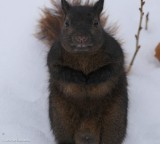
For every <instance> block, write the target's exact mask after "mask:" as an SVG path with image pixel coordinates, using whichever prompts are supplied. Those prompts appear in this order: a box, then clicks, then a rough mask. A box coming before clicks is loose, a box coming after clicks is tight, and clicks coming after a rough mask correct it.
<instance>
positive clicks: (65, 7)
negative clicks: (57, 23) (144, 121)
mask: <svg viewBox="0 0 160 144" xmlns="http://www.w3.org/2000/svg"><path fill="white" fill-rule="evenodd" d="M61 5H62V9H63V11H64V13H65V14H67V12H68V11H69V9H70V5H69V3H68V2H67V1H66V0H61Z"/></svg>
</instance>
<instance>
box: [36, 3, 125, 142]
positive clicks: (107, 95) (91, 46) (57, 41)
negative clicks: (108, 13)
mask: <svg viewBox="0 0 160 144" xmlns="http://www.w3.org/2000/svg"><path fill="white" fill-rule="evenodd" d="M52 2H53V5H54V6H55V8H54V10H53V9H45V10H44V13H45V16H44V17H42V19H41V21H40V32H39V34H38V36H39V38H40V39H41V40H46V41H47V42H48V44H49V46H50V47H51V49H50V51H49V53H48V58H47V65H48V68H49V74H50V80H49V90H50V96H49V117H50V124H51V128H52V130H53V133H54V135H55V138H56V141H57V143H58V144H122V142H123V140H124V138H125V135H126V129H127V107H128V94H127V79H126V72H125V68H124V54H123V51H122V48H121V46H120V44H119V43H118V42H117V41H116V40H115V39H114V38H113V37H112V36H111V35H110V34H109V33H108V32H107V31H105V30H104V23H105V21H106V18H105V17H103V16H102V15H101V12H102V10H103V4H104V0H98V1H97V2H96V3H95V4H89V1H87V2H86V3H85V4H84V5H81V2H80V1H79V0H74V1H72V4H69V3H68V2H67V1H66V0H61V5H58V4H57V3H56V1H52Z"/></svg>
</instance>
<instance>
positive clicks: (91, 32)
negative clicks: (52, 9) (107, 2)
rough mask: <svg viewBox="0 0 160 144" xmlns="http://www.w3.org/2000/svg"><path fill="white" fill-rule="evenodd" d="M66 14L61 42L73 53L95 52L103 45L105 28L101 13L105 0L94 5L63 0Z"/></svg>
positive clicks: (63, 8) (100, 0)
mask: <svg viewBox="0 0 160 144" xmlns="http://www.w3.org/2000/svg"><path fill="white" fill-rule="evenodd" d="M61 3H62V10H63V12H64V15H65V18H64V19H65V20H64V24H63V27H62V32H61V44H62V46H63V48H64V49H65V50H66V51H68V52H71V53H81V52H95V51H97V50H99V49H100V48H101V47H102V45H103V28H102V26H101V23H100V14H101V12H102V10H103V3H104V0H99V1H98V2H96V3H95V5H93V6H71V5H70V4H69V3H68V2H67V1H66V0H61Z"/></svg>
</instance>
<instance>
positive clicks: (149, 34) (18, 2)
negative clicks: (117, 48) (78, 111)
mask: <svg viewBox="0 0 160 144" xmlns="http://www.w3.org/2000/svg"><path fill="white" fill-rule="evenodd" d="M0 3H1V4H0V144H6V143H11V144H18V143H21V144H26V143H29V144H53V143H55V141H54V137H53V136H52V133H51V130H50V125H49V119H48V72H47V66H46V56H47V52H48V49H47V48H46V46H45V45H43V44H42V43H41V42H39V41H38V40H36V38H34V35H33V34H34V32H35V31H36V25H37V21H38V19H39V18H40V14H41V10H40V8H43V7H44V6H49V7H51V5H50V2H49V0H37V1H31V0H27V1H22V0H15V1H10V0H5V1H2V0H1V2H0ZM139 4H140V0H134V1H133V0H122V1H120V0H106V1H105V9H106V11H107V14H109V16H110V17H109V20H110V25H111V24H112V23H114V22H117V23H118V25H119V31H118V34H117V38H121V40H123V42H124V44H123V49H124V51H125V55H126V65H127V64H128V63H129V61H130V59H131V57H132V55H133V52H134V50H135V37H134V35H135V34H136V32H137V25H138V22H139V11H138V8H139ZM159 6H160V1H159V0H152V1H151V0H148V1H146V5H145V12H146V13H147V12H150V20H149V30H148V31H145V30H143V31H142V35H141V40H140V43H141V46H142V48H141V49H140V52H139V53H138V56H137V58H136V61H135V64H134V66H133V69H132V71H131V73H130V75H129V76H128V80H129V88H128V89H129V109H128V110H129V115H128V130H127V137H126V140H125V142H124V144H160V114H159V113H160V112H159V111H160V92H159V89H160V63H159V62H158V60H156V59H155V58H154V48H155V47H156V45H157V44H158V43H159V42H160V17H159V15H158V14H159V13H160V8H159ZM143 25H144V23H143Z"/></svg>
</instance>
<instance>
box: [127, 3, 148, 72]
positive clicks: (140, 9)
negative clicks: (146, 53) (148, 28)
mask: <svg viewBox="0 0 160 144" xmlns="http://www.w3.org/2000/svg"><path fill="white" fill-rule="evenodd" d="M144 5H145V1H144V0H141V6H140V8H139V11H140V21H139V26H138V31H137V34H136V35H135V38H136V50H135V53H134V55H133V57H132V60H131V62H130V64H129V68H128V71H127V72H128V73H129V72H130V70H131V68H132V66H133V63H134V60H135V58H136V56H137V53H138V51H139V49H140V48H141V46H140V44H139V40H140V33H141V30H142V21H143V16H144V11H143V7H144Z"/></svg>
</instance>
